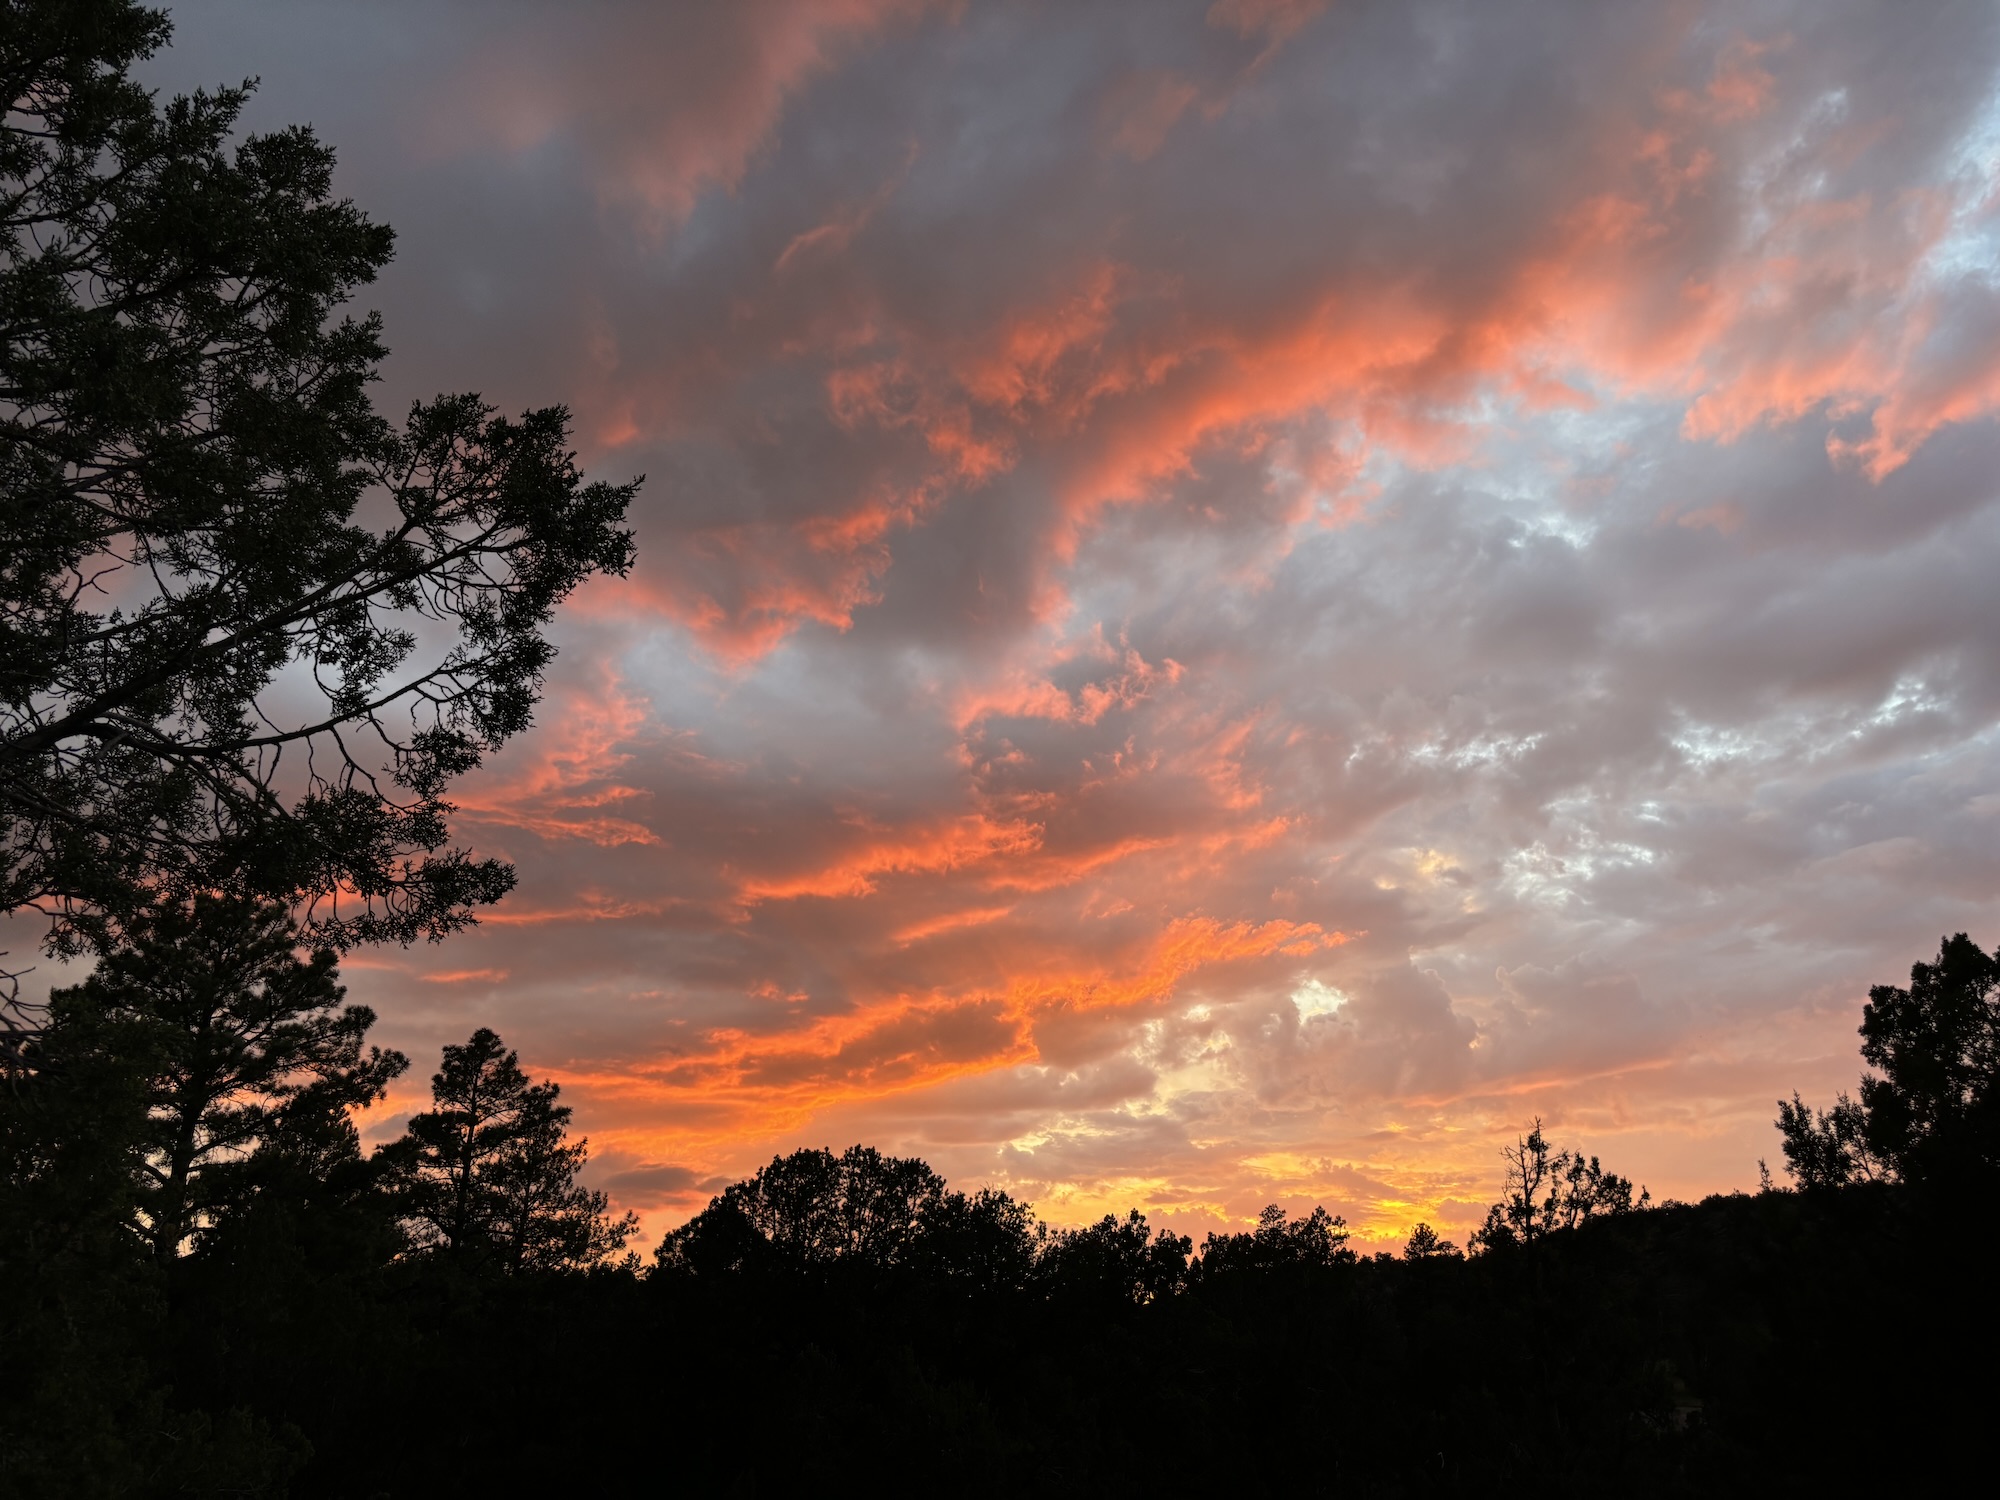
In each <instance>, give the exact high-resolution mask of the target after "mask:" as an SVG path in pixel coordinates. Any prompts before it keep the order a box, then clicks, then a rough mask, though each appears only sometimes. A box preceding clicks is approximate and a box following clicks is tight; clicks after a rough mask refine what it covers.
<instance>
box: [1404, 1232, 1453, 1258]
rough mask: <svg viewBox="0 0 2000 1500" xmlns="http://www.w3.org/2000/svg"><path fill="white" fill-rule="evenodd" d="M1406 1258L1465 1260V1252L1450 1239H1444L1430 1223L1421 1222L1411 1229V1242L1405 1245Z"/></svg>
mask: <svg viewBox="0 0 2000 1500" xmlns="http://www.w3.org/2000/svg"><path fill="white" fill-rule="evenodd" d="M1403 1259H1405V1260H1463V1259H1465V1252H1464V1251H1463V1250H1460V1249H1459V1248H1458V1246H1456V1245H1454V1244H1453V1243H1452V1242H1451V1241H1450V1240H1447V1239H1443V1238H1441V1237H1440V1236H1439V1235H1438V1232H1437V1231H1436V1230H1435V1229H1433V1228H1431V1226H1430V1225H1428V1224H1419V1225H1417V1227H1416V1228H1415V1229H1413V1230H1411V1231H1410V1238H1409V1242H1408V1243H1407V1244H1405V1245H1404V1246H1403Z"/></svg>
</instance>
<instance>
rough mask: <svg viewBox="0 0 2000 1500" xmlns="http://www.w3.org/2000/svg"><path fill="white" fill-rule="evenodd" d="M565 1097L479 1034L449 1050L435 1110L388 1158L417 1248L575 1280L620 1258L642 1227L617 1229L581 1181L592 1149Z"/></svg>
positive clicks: (600, 1199)
mask: <svg viewBox="0 0 2000 1500" xmlns="http://www.w3.org/2000/svg"><path fill="white" fill-rule="evenodd" d="M561 1092H562V1089H561V1087H560V1086H559V1085H557V1084H555V1083H552V1082H547V1081H544V1082H542V1083H530V1082H529V1081H528V1076H527V1074H526V1073H524V1072H522V1071H521V1063H520V1058H519V1057H518V1056H517V1055H516V1054H515V1053H513V1052H510V1051H509V1050H508V1049H507V1046H506V1044H505V1043H504V1042H502V1041H501V1040H500V1038H499V1037H498V1036H496V1035H495V1034H494V1033H493V1032H492V1031H490V1030H488V1029H487V1028H486V1027H484V1026H482V1027H480V1028H479V1030H477V1031H475V1032H473V1033H472V1036H471V1037H470V1038H469V1039H468V1040H467V1041H465V1042H463V1043H461V1044H460V1045H458V1046H453V1047H446V1048H445V1049H444V1065H443V1066H442V1067H441V1068H440V1069H439V1070H438V1072H437V1073H436V1074H434V1075H433V1076H432V1078H431V1099H432V1101H433V1103H434V1105H435V1107H434V1108H432V1109H430V1110H427V1111H425V1112H424V1113H422V1114H419V1115H415V1116H413V1117H412V1118H411V1120H410V1124H409V1133H408V1135H406V1136H405V1137H404V1138H403V1140H401V1141H399V1142H397V1143H395V1144H394V1145H392V1146H390V1147H387V1148H386V1149H385V1153H384V1155H385V1157H386V1159H387V1163H388V1165H389V1166H390V1168H391V1170H392V1171H393V1172H394V1174H395V1181H396V1183H397V1184H398V1188H399V1193H400V1197H401V1200H402V1212H403V1215H404V1218H405V1220H406V1222H407V1223H408V1225H409V1227H410V1236H411V1240H412V1242H413V1244H414V1245H415V1246H416V1247H417V1248H419V1249H421V1250H429V1251H433V1252H436V1253H438V1254H441V1255H444V1256H447V1257H449V1258H451V1259H453V1260H454V1261H457V1262H459V1263H462V1264H469V1263H489V1264H493V1265H497V1266H499V1267H501V1268H502V1269H504V1270H507V1271H510V1272H531V1271H560V1270H572V1269H582V1268H586V1267H589V1266H594V1265H597V1264H598V1263H600V1262H601V1261H603V1260H604V1259H605V1258H606V1257H607V1256H610V1255H612V1254H615V1253H616V1252H617V1251H619V1250H620V1249H622V1248H624V1244H625V1241H626V1239H627V1238H628V1237H629V1236H630V1235H631V1233H632V1231H633V1230H634V1229H635V1228H636V1227H637V1220H636V1219H634V1218H633V1217H632V1215H630V1214H627V1215H626V1216H624V1217H623V1218H621V1219H613V1218H612V1217H611V1216H610V1214H609V1213H608V1212H607V1205H606V1200H605V1195H604V1194H603V1193H601V1192H596V1191H593V1190H592V1189H590V1188H586V1187H584V1186H583V1185H582V1184H581V1183H579V1182H578V1181H577V1174H578V1173H579V1172H581V1171H582V1169H583V1165H584V1163H585V1162H586V1161H588V1160H589V1154H590V1153H589V1142H588V1141H583V1140H579V1141H575V1142H572V1141H570V1140H569V1138H568V1125H569V1118H570V1107H569V1106H568V1105H567V1104H558V1103H556V1099H557V1097H558V1096H559V1095H560V1094H561Z"/></svg>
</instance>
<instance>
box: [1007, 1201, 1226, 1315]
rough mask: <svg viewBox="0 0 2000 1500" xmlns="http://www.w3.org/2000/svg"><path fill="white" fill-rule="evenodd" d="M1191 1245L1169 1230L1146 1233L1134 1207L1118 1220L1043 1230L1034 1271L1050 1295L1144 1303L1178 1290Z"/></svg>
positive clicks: (1142, 1217)
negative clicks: (1070, 1227) (1038, 1256)
mask: <svg viewBox="0 0 2000 1500" xmlns="http://www.w3.org/2000/svg"><path fill="white" fill-rule="evenodd" d="M1193 1250H1194V1242H1193V1241H1192V1240H1190V1239H1189V1238H1188V1237H1187V1236H1186V1235H1184V1234H1174V1233H1172V1232H1171V1231H1169V1230H1165V1229H1162V1230H1159V1231H1157V1232H1152V1231H1149V1230H1148V1228H1147V1226H1146V1216H1145V1215H1144V1214H1142V1213H1140V1212H1139V1210H1138V1209H1136V1208H1135V1209H1133V1210H1131V1211H1130V1212H1129V1213H1128V1214H1126V1216H1125V1217H1124V1218H1123V1219H1119V1218H1118V1217H1117V1216H1115V1215H1113V1214H1106V1215H1105V1216H1104V1217H1103V1218H1101V1219H1099V1220H1098V1221H1097V1222H1096V1223H1095V1224H1085V1225H1083V1226H1081V1227H1079V1228H1075V1229H1056V1230H1049V1231H1045V1232H1044V1235H1043V1242H1042V1250H1041V1256H1040V1260H1039V1263H1038V1265H1037V1267H1036V1271H1037V1274H1038V1277H1039V1279H1040V1280H1041V1281H1042V1282H1043V1283H1044V1285H1046V1286H1047V1288H1048V1289H1049V1293H1050V1295H1052V1296H1059V1297H1073V1296H1084V1297H1090V1298H1094V1299H1102V1300H1109V1301H1113V1302H1130V1303H1135V1304H1140V1305H1143V1304H1145V1303H1148V1302H1159V1301H1162V1300H1164V1299H1166V1298H1169V1297H1171V1296H1173V1295H1174V1294H1175V1293H1176V1292H1178V1291H1180V1289H1181V1288H1182V1286H1183V1285H1184V1284H1185V1283H1186V1281H1187V1263H1188V1256H1189V1255H1190V1254H1191V1253H1192V1252H1193Z"/></svg>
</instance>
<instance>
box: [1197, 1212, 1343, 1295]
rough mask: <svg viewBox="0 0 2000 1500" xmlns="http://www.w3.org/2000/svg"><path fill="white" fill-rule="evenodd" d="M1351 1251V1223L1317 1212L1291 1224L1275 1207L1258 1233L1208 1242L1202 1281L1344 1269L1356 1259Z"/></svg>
mask: <svg viewBox="0 0 2000 1500" xmlns="http://www.w3.org/2000/svg"><path fill="white" fill-rule="evenodd" d="M1354 1258H1355V1257H1354V1252H1353V1251H1352V1250H1350V1249H1348V1248H1347V1221H1346V1220H1345V1219H1343V1218H1340V1217H1338V1216H1337V1215H1330V1214H1328V1213H1327V1211H1326V1210H1325V1209H1324V1208H1317V1207H1316V1208H1314V1209H1313V1211H1312V1212H1311V1213H1309V1214H1307V1215H1306V1216H1305V1217H1304V1218H1302V1219H1289V1218H1287V1217H1286V1214H1285V1211H1284V1209H1282V1208H1280V1207H1279V1206H1278V1205H1277V1204H1275V1203H1273V1204H1271V1205H1270V1206H1269V1207H1268V1208H1266V1209H1264V1211H1263V1212H1262V1213H1260V1214H1258V1215H1257V1227H1256V1228H1255V1229H1253V1230H1250V1231H1249V1232H1247V1233H1240V1234H1217V1233H1215V1232H1214V1231H1213V1230H1211V1231H1210V1232H1209V1235H1208V1238H1207V1239H1205V1240H1203V1241H1202V1245H1201V1260H1200V1263H1199V1266H1198V1268H1197V1269H1198V1273H1199V1275H1200V1276H1202V1277H1204V1278H1206V1277H1212V1276H1215V1275H1218V1274H1220V1273H1222V1272H1225V1271H1275V1270H1280V1269H1286V1268H1302V1267H1324V1266H1333V1265H1342V1264H1345V1263H1347V1262H1350V1261H1352V1260H1353V1259H1354Z"/></svg>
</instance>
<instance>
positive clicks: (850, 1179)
mask: <svg viewBox="0 0 2000 1500" xmlns="http://www.w3.org/2000/svg"><path fill="white" fill-rule="evenodd" d="M944 1201H945V1186H944V1179H943V1178H942V1177H940V1176H939V1175H938V1174H937V1173H936V1172H935V1171H933V1170H932V1169H931V1167H930V1164H929V1163H927V1162H924V1161H921V1160H919V1159H917V1158H916V1157H897V1156H884V1155H883V1154H882V1153H881V1152H880V1151H877V1150H876V1149H875V1148H874V1147H872V1146H851V1147H849V1148H848V1149H847V1150H846V1151H844V1152H842V1153H841V1154H840V1155H839V1156H835V1155H834V1154H833V1153H832V1152H831V1151H829V1150H826V1149H824V1148H821V1149H818V1150H803V1151H794V1152H793V1153H792V1154H791V1155H790V1156H774V1157H772V1158H771V1162H770V1165H769V1166H766V1167H764V1168H763V1169H762V1170H760V1171H759V1172H758V1173H757V1175H756V1176H754V1177H750V1178H747V1179H745V1180H744V1181H742V1182H737V1183H732V1184H731V1185H730V1186H729V1187H727V1188H725V1189H724V1190H723V1191H722V1193H721V1195H720V1196H719V1197H717V1198H715V1199H714V1200H713V1201H712V1202H710V1204H709V1206H708V1207H707V1208H705V1209H703V1210H702V1212H701V1213H699V1214H697V1215H695V1217H694V1218H693V1219H691V1220H689V1221H688V1222H687V1224H685V1225H683V1226H682V1227H681V1228H680V1229H679V1230H677V1231H675V1233H674V1234H671V1235H669V1236H668V1237H667V1238H666V1239H664V1240H662V1241H661V1242H660V1247H659V1249H658V1251H656V1252H655V1253H656V1256H657V1257H658V1259H659V1261H660V1264H661V1265H663V1266H666V1267H669V1268H676V1267H679V1268H686V1269H696V1270H726V1269H748V1268H749V1267H750V1266H751V1265H752V1264H753V1263H763V1264H767V1265H772V1266H778V1265H784V1266H790V1267H793V1268H797V1269H806V1268H818V1269H825V1268H828V1267H831V1266H833V1265H836V1264H841V1263H853V1264H855V1265H857V1266H865V1267H868V1268H871V1269H874V1270H890V1269H894V1268H896V1267H899V1266H902V1265H904V1264H906V1263H907V1262H908V1261H909V1260H910V1259H911V1258H912V1257H913V1256H914V1255H915V1254H916V1253H917V1247H918V1241H919V1239H920V1238H921V1236H922V1234H923V1230H924V1226H925V1224H926V1222H928V1221H935V1218H936V1216H937V1215H938V1214H939V1212H940V1209H941V1206H942V1205H943V1203H944Z"/></svg>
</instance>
